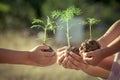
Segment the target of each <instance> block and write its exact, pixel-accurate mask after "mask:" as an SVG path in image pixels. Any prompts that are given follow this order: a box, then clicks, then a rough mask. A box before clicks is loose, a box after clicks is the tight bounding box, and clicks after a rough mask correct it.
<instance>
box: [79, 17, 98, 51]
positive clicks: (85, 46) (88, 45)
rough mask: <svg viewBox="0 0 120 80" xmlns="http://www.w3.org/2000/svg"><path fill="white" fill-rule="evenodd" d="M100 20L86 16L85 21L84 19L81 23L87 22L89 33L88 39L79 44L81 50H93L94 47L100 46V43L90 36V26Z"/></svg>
mask: <svg viewBox="0 0 120 80" xmlns="http://www.w3.org/2000/svg"><path fill="white" fill-rule="evenodd" d="M99 21H100V20H97V19H95V18H88V19H87V21H84V22H83V24H88V25H89V30H90V31H89V32H90V33H89V34H90V37H89V39H88V40H86V41H85V42H83V43H82V44H81V50H82V51H83V52H89V51H94V50H96V49H99V48H100V44H99V43H98V42H97V41H96V40H93V38H92V27H93V25H94V24H97V23H98V22H99Z"/></svg>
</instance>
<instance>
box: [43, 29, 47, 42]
mask: <svg viewBox="0 0 120 80" xmlns="http://www.w3.org/2000/svg"><path fill="white" fill-rule="evenodd" d="M46 36H47V29H46V28H45V29H44V38H43V44H46V38H47V37H46Z"/></svg>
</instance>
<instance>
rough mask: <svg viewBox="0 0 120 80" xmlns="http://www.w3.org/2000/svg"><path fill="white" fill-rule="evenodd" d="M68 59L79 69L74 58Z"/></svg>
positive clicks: (77, 62)
mask: <svg viewBox="0 0 120 80" xmlns="http://www.w3.org/2000/svg"><path fill="white" fill-rule="evenodd" d="M68 59H69V60H70V61H71V62H72V63H73V64H74V65H75V66H76V67H79V63H80V62H79V61H77V60H75V59H74V58H72V57H71V56H69V57H68Z"/></svg>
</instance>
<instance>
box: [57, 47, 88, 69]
mask: <svg viewBox="0 0 120 80" xmlns="http://www.w3.org/2000/svg"><path fill="white" fill-rule="evenodd" d="M57 52H58V53H59V56H58V63H59V64H60V65H62V66H63V67H64V68H69V69H75V70H80V69H81V67H82V68H83V67H84V68H85V67H86V64H85V63H83V60H82V57H81V56H80V55H77V54H75V53H73V52H68V51H67V50H65V48H64V47H63V48H60V49H59V50H58V51H57Z"/></svg>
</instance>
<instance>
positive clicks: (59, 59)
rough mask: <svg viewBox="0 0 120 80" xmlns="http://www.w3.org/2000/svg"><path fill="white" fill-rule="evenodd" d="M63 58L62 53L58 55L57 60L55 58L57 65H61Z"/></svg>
mask: <svg viewBox="0 0 120 80" xmlns="http://www.w3.org/2000/svg"><path fill="white" fill-rule="evenodd" d="M64 58H65V56H64V55H62V56H60V57H59V58H58V60H57V63H58V64H59V65H61V63H62V62H63V60H64Z"/></svg>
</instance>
